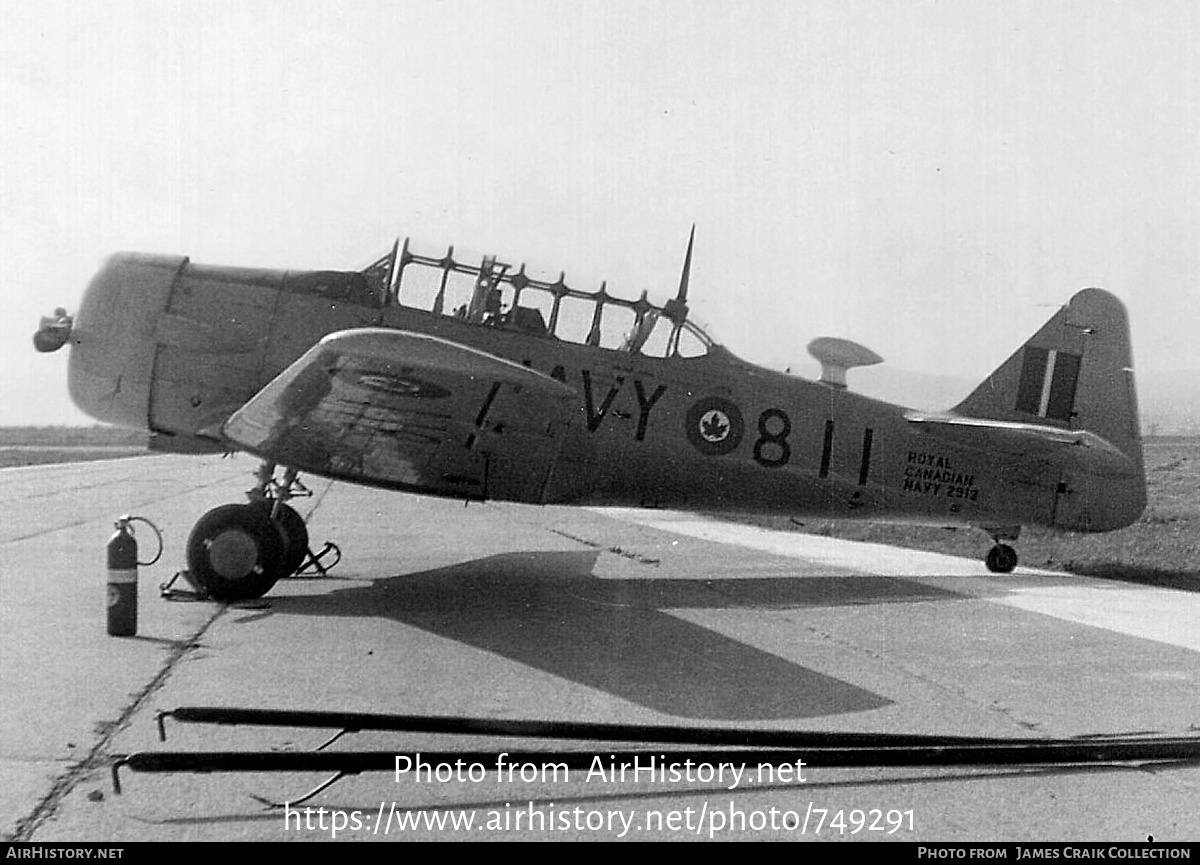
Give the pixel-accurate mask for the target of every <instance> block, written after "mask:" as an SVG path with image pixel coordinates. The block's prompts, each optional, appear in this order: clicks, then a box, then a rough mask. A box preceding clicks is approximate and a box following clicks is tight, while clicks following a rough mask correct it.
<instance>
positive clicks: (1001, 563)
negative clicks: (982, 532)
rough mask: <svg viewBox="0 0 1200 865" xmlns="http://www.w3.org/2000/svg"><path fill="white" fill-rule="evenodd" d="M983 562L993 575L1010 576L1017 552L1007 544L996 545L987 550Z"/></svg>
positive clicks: (1014, 565)
mask: <svg viewBox="0 0 1200 865" xmlns="http://www.w3.org/2000/svg"><path fill="white" fill-rule="evenodd" d="M984 561H985V562H986V563H987V568H988V570H989V571H991V572H992V573H993V574H1011V573H1012V571H1013V568H1015V567H1016V566H1017V551H1016V550H1014V549H1013V548H1012V547H1010V546H1009V545H1008V544H996V546H994V547H992V548H991V549H990V550H988V554H987V558H986V559H985V560H984Z"/></svg>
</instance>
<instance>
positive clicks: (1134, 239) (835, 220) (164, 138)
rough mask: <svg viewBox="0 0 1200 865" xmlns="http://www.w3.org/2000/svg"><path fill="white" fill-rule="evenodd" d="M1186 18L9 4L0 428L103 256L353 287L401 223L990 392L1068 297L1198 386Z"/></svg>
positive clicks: (942, 7)
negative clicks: (37, 345) (1107, 314)
mask: <svg viewBox="0 0 1200 865" xmlns="http://www.w3.org/2000/svg"><path fill="white" fill-rule="evenodd" d="M1198 106H1200V4H1196V3H1194V2H1146V3H1143V2H1127V3H1105V2H1097V0H1087V2H1031V3H1015V2H994V0H987V2H970V0H956V2H943V3H937V2H911V0H905V2H861V3H854V2H844V0H837V2H790V0H788V2H784V0H780V2H737V3H734V2H716V0H704V2H693V3H688V2H680V0H672V2H661V3H658V2H648V3H643V2H630V0H593V2H515V0H514V2H483V0H462V2H423V0H403V2H383V0H361V2H343V3H338V2H331V0H325V2H303V0H286V2H284V0H280V2H244V0H240V2H185V3H172V2H161V0H154V2H111V0H106V2H103V3H93V2H77V3H61V2H58V3H55V2H44V0H37V2H33V0H30V2H14V0H0V201H2V204H0V262H2V263H3V271H2V272H3V278H2V281H0V298H2V299H3V314H2V315H0V351H2V355H0V362H2V363H3V367H2V372H0V424H16V423H56V422H84V421H85V420H86V419H85V418H84V416H83V415H82V414H80V413H78V412H77V411H75V410H74V409H73V408H72V407H71V405H70V403H69V400H68V398H67V396H66V352H65V351H64V352H60V353H58V354H56V355H50V356H43V355H36V354H35V353H34V351H33V348H32V345H31V341H30V337H31V335H32V333H33V331H34V330H35V329H36V326H37V319H38V317H39V316H41V315H45V314H48V313H50V312H51V310H52V309H53V308H54V307H55V306H59V305H62V306H66V307H68V308H70V309H74V308H75V307H76V306H77V304H78V301H79V298H80V296H81V294H82V291H83V289H84V287H85V285H86V283H87V280H88V278H89V277H90V275H91V274H92V273H93V272H94V271H95V270H96V268H97V267H98V266H99V264H100V262H101V260H102V259H103V258H104V256H106V255H108V254H109V253H111V252H113V251H116V250H120V249H137V250H146V251H161V252H178V253H183V254H187V255H190V256H191V257H192V260H193V261H200V262H209V263H236V264H248V265H263V266H272V267H296V268H303V267H321V268H343V267H344V268H355V267H361V266H363V265H365V264H366V263H367V262H369V261H370V260H371V259H373V258H375V257H377V256H378V255H380V254H382V252H383V251H384V250H385V249H386V248H387V247H388V246H390V244H391V241H392V238H393V237H394V236H395V235H402V236H403V235H411V236H412V237H413V238H414V243H415V245H416V248H418V249H426V250H429V251H435V250H436V251H439V252H440V251H441V250H442V249H444V247H445V246H446V245H447V244H450V243H453V244H455V245H456V246H457V247H458V248H460V249H463V248H466V249H473V250H479V251H481V252H492V253H498V254H499V255H500V257H501V258H502V259H503V260H506V261H513V262H519V261H522V260H525V261H528V262H529V263H530V264H531V265H532V266H535V267H536V268H538V269H541V270H544V271H553V272H554V273H557V271H558V270H559V269H564V270H566V272H567V276H568V282H571V283H572V284H575V285H579V286H580V287H595V286H598V285H599V281H600V280H601V279H606V280H608V283H609V288H610V291H612V292H613V293H616V294H624V295H627V296H631V297H636V296H637V294H638V293H640V292H641V290H642V289H648V290H649V292H650V294H651V296H652V297H654V298H656V299H657V300H659V301H662V300H665V299H666V298H667V297H669V296H670V295H671V294H673V293H674V289H675V286H676V285H677V283H678V273H679V267H680V264H681V262H682V258H683V252H684V247H685V244H686V241H687V233H688V230H689V228H690V226H691V224H692V223H693V222H695V223H696V224H697V235H696V252H695V258H694V263H693V272H692V289H691V300H692V307H693V312H694V314H696V315H697V316H698V317H699V318H700V319H701V320H702V321H703V322H705V323H706V324H707V325H708V326H709V327H710V329H711V330H712V331H713V333H714V335H715V336H716V337H717V338H718V340H719V341H721V342H723V343H724V344H725V345H727V346H728V347H729V348H730V349H732V350H733V351H735V352H737V353H738V354H741V355H743V356H745V357H747V358H749V359H751V360H759V361H770V362H781V361H798V362H799V363H798V364H797V369H798V370H800V371H802V372H805V373H806V374H812V375H814V376H815V374H816V365H815V363H813V362H811V361H808V360H807V358H806V355H805V352H804V346H805V345H806V344H807V343H808V341H809V340H810V339H812V338H813V337H816V336H823V335H831V336H844V337H848V338H851V339H855V340H858V341H860V342H862V343H864V344H866V345H867V346H869V347H870V348H872V349H874V350H875V351H877V352H878V353H879V354H881V355H883V356H884V358H885V359H886V360H887V362H888V363H889V364H890V365H892V366H894V367H897V368H901V369H909V370H915V371H922V372H952V373H955V374H961V375H967V376H970V377H972V378H982V377H983V376H984V375H986V374H987V373H988V372H989V371H990V370H991V369H992V368H994V367H995V366H996V365H998V363H999V362H1000V361H1001V360H1002V359H1003V358H1004V357H1006V356H1007V355H1008V354H1009V353H1011V351H1013V350H1014V349H1015V348H1016V347H1017V346H1018V345H1019V344H1020V343H1021V342H1023V341H1024V340H1025V339H1026V338H1027V337H1028V336H1029V335H1030V334H1031V333H1032V332H1033V331H1034V330H1036V329H1037V327H1038V326H1039V325H1040V323H1041V322H1042V321H1043V320H1044V319H1046V318H1048V317H1049V316H1050V315H1051V314H1052V312H1053V310H1054V308H1055V307H1057V306H1059V305H1061V304H1063V303H1065V302H1066V301H1067V299H1068V298H1069V297H1070V296H1071V294H1072V293H1073V292H1074V291H1076V290H1077V289H1079V288H1082V287H1084V286H1089V285H1099V286H1103V287H1105V288H1108V289H1110V290H1111V291H1113V292H1115V293H1117V294H1118V295H1119V296H1120V297H1122V298H1123V299H1124V300H1125V302H1126V303H1127V305H1128V306H1129V310H1130V315H1131V319H1132V325H1133V330H1134V358H1135V363H1136V364H1137V366H1138V368H1139V370H1143V371H1145V370H1155V371H1170V370H1177V369H1189V368H1191V369H1196V368H1200V107H1198Z"/></svg>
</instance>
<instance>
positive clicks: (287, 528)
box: [254, 499, 308, 577]
mask: <svg viewBox="0 0 1200 865" xmlns="http://www.w3.org/2000/svg"><path fill="white" fill-rule="evenodd" d="M274 504H275V503H274V502H272V501H271V500H270V499H263V500H262V501H260V502H255V503H254V506H255V507H259V508H262V509H263V513H265V514H267V515H268V516H270V514H271V510H272V508H273V507H274ZM272 522H274V523H275V526H276V528H278V529H279V532H280V535H281V536H282V537H283V543H284V547H285V551H284V554H283V572H282V573H281V574H280V576H281V577H290V576H291V575H292V574H294V573H296V571H298V570H299V569H300V566H301V565H302V564H304V559H305V558H306V557H307V556H308V526H307V525H305V523H304V517H302V516H300V514H298V513H296V509H295V508H293V507H291V506H290V505H280V506H279V512H278V513H277V514H276V515H275V519H274V520H272Z"/></svg>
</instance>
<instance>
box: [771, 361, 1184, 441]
mask: <svg viewBox="0 0 1200 865" xmlns="http://www.w3.org/2000/svg"><path fill="white" fill-rule="evenodd" d="M809 366H815V364H812V363H811V362H809V363H807V364H805V365H804V366H803V370H804V372H803V374H804V375H806V376H811V375H815V374H816V373H815V370H810V369H808V367H809ZM772 368H773V369H783V368H784V365H782V364H773V365H772ZM848 380H849V383H850V389H851V390H853V391H855V392H856V393H861V394H865V395H866V396H870V397H874V398H875V399H882V400H886V401H888V402H894V403H899V404H900V405H905V406H908V407H910V408H916V409H922V410H925V411H940V410H944V409H948V408H951V407H953V406H955V405H957V404H958V403H959V402H961V401H962V400H963V398H964V397H966V395H967V394H969V393H970V392H971V391H972V390H973V389H974V388H975V386H976V385H977V384H978V382H977V381H975V380H973V379H967V378H963V377H961V376H953V375H931V374H927V373H920V372H910V371H908V370H903V369H895V368H893V367H888V366H887V365H886V364H883V365H880V366H872V367H863V368H862V369H852V370H850V373H849V378H848ZM1137 388H1138V410H1139V413H1140V414H1141V418H1142V432H1143V433H1144V434H1145V435H1200V370H1177V371H1175V372H1149V373H1144V372H1139V373H1137Z"/></svg>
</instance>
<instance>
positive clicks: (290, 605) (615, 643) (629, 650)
mask: <svg viewBox="0 0 1200 865" xmlns="http://www.w3.org/2000/svg"><path fill="white" fill-rule="evenodd" d="M598 556H599V552H597V551H582V552H522V553H506V554H501V555H495V556H488V557H486V558H483V559H477V560H473V561H469V562H463V563H461V564H457V565H454V566H451V567H447V568H440V569H436V570H431V571H424V572H420V573H415V574H405V575H399V576H393V577H386V578H382V579H378V580H375V581H374V582H373V583H371V584H370V585H365V584H364V585H358V586H355V587H353V588H345V589H335V590H334V591H332V592H329V593H328V594H324V595H319V596H294V597H287V596H286V595H283V596H276V597H273V598H272V599H271V608H272V612H274V613H275V614H283V615H320V616H373V617H384V618H389V619H392V620H395V621H397V622H401V623H403V624H405V625H410V626H412V627H416V628H420V629H422V630H425V631H428V632H430V633H433V634H437V635H438V636H441V637H445V638H447V639H451V640H456V641H458V642H461V643H464V644H467V645H470V646H474V647H476V648H479V649H483V650H486V651H488V652H492V653H495V654H497V655H500V656H503V657H506V658H509V659H511V660H514V661H517V662H519V663H521V664H525V665H528V666H529V667H533V668H535V669H538V670H542V671H544V672H547V673H551V674H553V675H556V676H560V677H562V678H565V679H568V680H571V681H574V682H578V683H580V684H583V685H587V686H589V687H592V688H596V689H598V690H601V691H605V692H607V693H610V694H613V695H615V696H617V697H620V698H622V699H625V700H628V701H630V702H633V703H636V704H639V705H642V706H645V707H648V708H650V709H654V710H656V711H659V712H665V713H667V714H671V715H675V716H679V717H688V718H704V719H714V720H718V719H723V720H771V719H785V718H807V717H816V716H825V715H833V714H841V713H849V712H860V711H867V710H871V709H878V708H881V707H883V706H886V705H889V704H890V703H891V702H892V701H891V700H889V699H887V698H885V697H883V696H881V695H879V694H875V693H872V692H870V691H867V690H864V689H862V688H859V687H857V686H855V685H852V684H850V683H848V682H844V681H842V680H840V679H837V678H833V677H831V676H827V675H824V674H822V673H818V672H816V671H814V670H810V669H807V668H805V667H803V666H801V665H799V664H796V663H793V662H791V661H788V660H786V659H784V658H781V657H779V656H778V655H774V654H771V653H769V652H765V651H762V650H761V649H757V648H755V647H753V646H750V645H747V644H746V643H743V642H740V641H738V640H736V639H732V638H730V637H728V636H725V635H723V634H720V633H717V632H715V631H712V630H709V629H707V628H704V627H701V626H699V625H695V624H692V623H691V622H688V621H685V620H683V619H682V618H679V617H677V616H673V615H670V614H669V613H668V612H666V611H668V610H673V609H687V608H694V609H742V608H746V609H762V608H767V609H781V608H804V607H814V606H816V607H824V606H842V605H852V604H868V603H869V604H874V603H903V602H916V601H929V600H947V599H958V598H960V597H961V596H960V595H957V594H955V593H953V592H948V591H944V590H939V589H936V588H932V587H929V586H924V585H920V584H918V583H914V582H909V581H906V580H902V579H896V578H890V577H869V576H867V577H846V576H839V577H828V578H824V577H806V578H804V579H786V578H778V579H777V578H754V579H740V580H738V579H727V580H721V579H715V580H712V579H704V580H688V579H652V578H651V579H633V580H614V579H598V578H597V577H595V576H593V575H592V569H593V567H594V566H595V564H596V560H597V557H598ZM285 586H286V583H284V584H283V585H282V586H280V587H279V588H280V589H284V587H285ZM285 590H286V589H285ZM276 591H277V592H278V591H279V589H277V590H276Z"/></svg>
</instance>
